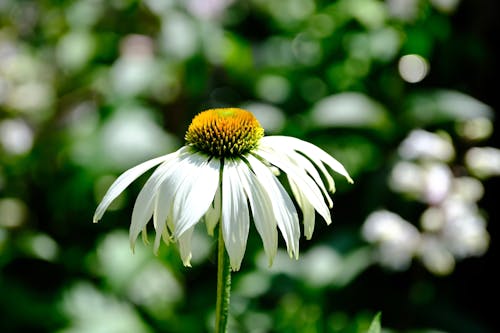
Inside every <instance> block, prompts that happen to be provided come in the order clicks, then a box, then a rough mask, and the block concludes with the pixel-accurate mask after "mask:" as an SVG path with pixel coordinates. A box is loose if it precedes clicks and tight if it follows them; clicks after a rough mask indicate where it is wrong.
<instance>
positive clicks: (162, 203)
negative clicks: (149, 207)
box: [153, 182, 174, 253]
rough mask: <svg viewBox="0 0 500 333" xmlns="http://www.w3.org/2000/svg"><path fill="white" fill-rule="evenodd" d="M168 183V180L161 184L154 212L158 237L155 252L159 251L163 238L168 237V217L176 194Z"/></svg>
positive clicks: (154, 222)
mask: <svg viewBox="0 0 500 333" xmlns="http://www.w3.org/2000/svg"><path fill="white" fill-rule="evenodd" d="M166 185H167V186H166ZM168 185H169V184H166V182H163V184H161V186H160V188H159V189H158V193H157V195H156V199H155V207H154V213H153V224H154V226H155V229H156V237H155V242H154V246H153V249H154V252H155V253H158V249H159V247H160V240H161V238H162V237H163V238H164V239H165V238H166V239H168V228H166V225H167V217H168V215H169V214H170V212H171V207H172V201H173V200H172V199H173V196H174V192H173V191H172V189H171V188H170V187H169V186H168Z"/></svg>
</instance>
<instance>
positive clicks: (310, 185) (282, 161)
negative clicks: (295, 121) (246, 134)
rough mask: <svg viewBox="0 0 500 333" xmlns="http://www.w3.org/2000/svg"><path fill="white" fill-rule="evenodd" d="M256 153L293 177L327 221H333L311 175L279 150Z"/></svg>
mask: <svg viewBox="0 0 500 333" xmlns="http://www.w3.org/2000/svg"><path fill="white" fill-rule="evenodd" d="M255 153H256V154H258V155H259V156H261V157H262V158H264V159H265V160H267V161H268V162H270V163H272V164H274V165H275V166H277V167H278V168H280V169H281V170H283V171H284V172H285V173H286V174H287V176H288V177H290V178H292V179H293V181H294V182H295V183H296V185H297V187H296V189H297V190H298V191H301V192H303V196H304V197H305V198H307V200H309V202H310V203H311V205H313V207H314V208H315V209H316V211H317V212H318V213H319V214H320V215H321V216H322V217H323V218H324V219H325V221H326V223H328V224H330V223H331V217H330V211H329V210H328V207H327V206H326V204H325V200H324V198H323V195H322V194H321V191H320V190H319V188H318V186H317V185H316V183H315V182H314V180H312V179H311V177H309V176H308V175H307V174H306V173H305V172H303V170H301V169H300V168H298V167H296V166H295V165H294V164H293V163H290V162H289V161H288V160H287V159H286V158H283V156H281V154H278V153H277V152H275V153H274V154H273V153H270V152H268V151H267V150H264V149H257V150H256V152H255Z"/></svg>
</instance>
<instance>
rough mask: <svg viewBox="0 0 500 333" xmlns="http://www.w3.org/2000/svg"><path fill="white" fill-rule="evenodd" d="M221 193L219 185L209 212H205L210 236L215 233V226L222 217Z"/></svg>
mask: <svg viewBox="0 0 500 333" xmlns="http://www.w3.org/2000/svg"><path fill="white" fill-rule="evenodd" d="M220 195H221V189H220V187H218V188H217V192H215V197H214V201H213V202H212V204H211V205H210V207H209V208H208V210H207V212H206V213H205V225H206V227H207V233H208V234H209V235H210V236H213V235H214V229H215V226H216V225H217V223H218V222H219V219H220V212H221V200H220V199H221V198H220Z"/></svg>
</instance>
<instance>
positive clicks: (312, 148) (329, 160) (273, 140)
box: [260, 136, 353, 183]
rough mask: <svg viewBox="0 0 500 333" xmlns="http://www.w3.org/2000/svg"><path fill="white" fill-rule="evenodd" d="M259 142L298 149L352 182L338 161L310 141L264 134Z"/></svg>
mask: <svg viewBox="0 0 500 333" xmlns="http://www.w3.org/2000/svg"><path fill="white" fill-rule="evenodd" d="M260 142H261V144H264V145H269V146H274V147H277V149H278V150H279V147H288V148H290V147H292V148H293V149H294V150H297V151H300V152H301V153H303V154H304V155H306V156H307V157H309V158H310V159H311V160H312V161H314V163H315V164H316V165H318V167H319V166H320V165H321V162H323V163H325V164H326V165H328V166H329V167H330V168H331V169H332V170H333V171H335V172H337V173H339V174H341V175H342V176H344V177H345V178H346V179H347V181H348V182H349V183H353V180H352V179H351V177H350V176H349V173H348V172H347V170H346V169H345V168H344V166H343V165H342V164H341V163H340V162H339V161H337V160H336V159H335V158H333V157H332V156H331V155H330V154H328V153H327V152H325V151H324V150H323V149H321V148H319V147H318V146H316V145H313V144H312V143H309V142H307V141H303V140H300V139H297V138H294V137H289V136H266V137H263V138H262V139H261V140H260Z"/></svg>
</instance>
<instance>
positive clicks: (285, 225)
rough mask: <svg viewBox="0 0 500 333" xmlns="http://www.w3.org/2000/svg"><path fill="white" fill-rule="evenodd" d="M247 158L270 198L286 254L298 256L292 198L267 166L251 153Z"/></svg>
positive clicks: (297, 219) (295, 217)
mask: <svg viewBox="0 0 500 333" xmlns="http://www.w3.org/2000/svg"><path fill="white" fill-rule="evenodd" d="M247 160H248V162H249V163H250V167H251V168H252V170H253V172H254V173H255V175H256V176H257V179H258V180H259V182H260V183H261V185H262V186H263V187H264V188H265V190H266V191H267V194H268V196H269V197H270V198H271V204H272V207H273V212H274V217H275V219H276V223H277V225H278V228H279V229H280V231H281V234H282V235H283V238H284V239H285V243H286V246H287V249H288V254H289V255H290V256H291V257H295V258H298V256H299V238H300V226H299V218H298V215H297V210H296V209H295V206H294V204H293V202H292V199H290V196H289V195H288V193H287V192H286V190H285V189H284V188H283V185H281V183H280V182H279V181H278V179H277V178H276V176H275V175H274V174H273V173H272V171H271V169H270V168H269V167H268V166H266V165H265V164H263V163H262V162H261V161H260V160H258V159H257V158H256V157H254V156H252V155H248V156H247Z"/></svg>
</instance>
